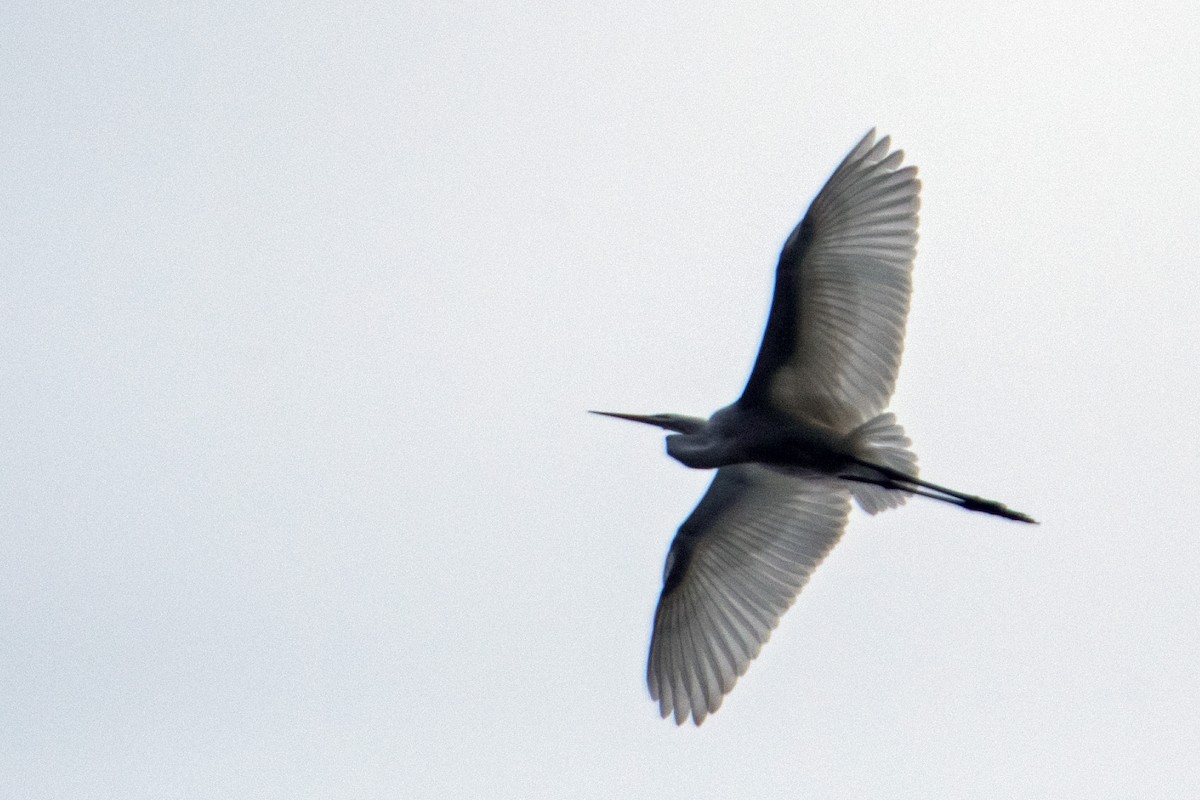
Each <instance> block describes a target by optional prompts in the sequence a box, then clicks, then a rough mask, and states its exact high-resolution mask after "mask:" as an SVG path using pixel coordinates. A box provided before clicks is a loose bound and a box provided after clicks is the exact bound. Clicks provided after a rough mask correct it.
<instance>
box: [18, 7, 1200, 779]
mask: <svg viewBox="0 0 1200 800" xmlns="http://www.w3.org/2000/svg"><path fill="white" fill-rule="evenodd" d="M1131 8H1132V6H1131ZM1198 41H1200V11H1197V9H1196V6H1195V4H1194V3H1192V2H1177V3H1147V4H1142V5H1140V6H1139V7H1137V8H1136V9H1135V10H1131V11H1130V12H1128V14H1125V15H1117V16H1106V15H1104V13H1102V12H1100V11H1099V7H1098V6H1097V4H1094V3H1085V2H1077V3H1053V2H1051V3H1046V2H1022V3H1016V4H1011V3H1010V4H995V3H987V4H976V3H962V2H949V1H947V2H940V3H929V2H925V3H909V2H893V3H888V4H876V3H863V2H847V1H846V0H840V1H839V2H836V3H803V4H798V3H787V2H780V3H771V4H757V5H755V6H754V7H753V8H747V7H745V6H735V7H731V8H726V9H717V8H710V9H709V10H697V7H696V4H692V3H671V2H666V3H664V2H659V3H617V4H612V3H609V4H602V5H596V4H557V5H556V4H535V3H515V2H514V3H486V4H469V5H467V4H444V3H426V4H422V6H420V7H413V6H410V5H406V4H404V3H400V4H394V3H380V4H375V3H349V4H347V3H336V4H328V5H323V4H298V3H282V4H270V3H257V2H244V3H203V4H191V5H178V4H176V5H169V4H166V5H164V4H161V3H148V4H145V5H138V4H127V3H120V4H79V5H74V4H59V3H20V4H10V5H9V7H8V8H7V10H6V11H5V22H4V25H3V26H0V142H2V145H0V175H2V176H3V185H4V191H3V193H2V195H0V197H2V199H0V204H2V205H0V242H2V246H0V264H2V274H0V278H2V284H0V286H2V287H3V290H2V291H0V382H2V383H0V531H2V537H0V541H2V542H3V557H2V558H0V795H3V796H6V797H26V798H84V797H112V798H123V799H125V798H164V797H172V798H214V797H228V798H307V797H311V798H376V797H378V798H384V797H388V798H395V797H402V798H442V797H464V798H470V797H479V798H502V799H503V798H567V797H569V798H627V797H688V798H690V799H691V800H703V799H704V798H783V797H827V798H914V799H916V798H920V799H922V800H925V799H927V798H936V797H970V798H1010V797H1053V798H1104V797H1113V798H1118V797H1120V798H1125V797H1154V798H1174V797H1178V798H1183V797H1190V796H1191V792H1193V791H1194V790H1195V787H1196V786H1197V785H1200V759H1197V758H1196V753H1197V752H1200V511H1198V510H1197V507H1198V504H1197V502H1196V492H1197V485H1198V482H1200V422H1198V419H1200V416H1198V413H1197V410H1196V405H1197V402H1196V397H1197V395H1198V394H1200V357H1198V356H1200V353H1198V350H1197V344H1196V342H1197V339H1198V338H1200V322H1198V321H1197V308H1198V307H1200V289H1198V288H1197V280H1196V276H1197V271H1198V269H1200V264H1198V256H1197V253H1198V251H1200V193H1198V192H1197V177H1198V176H1200V146H1198V145H1197V141H1196V133H1195V132H1196V129H1197V125H1198V123H1200V89H1198V83H1197V80H1198V77H1200V47H1198V46H1197V42H1198ZM872 126H879V128H880V131H881V133H889V134H891V135H892V136H893V139H894V141H895V142H896V143H897V145H898V146H900V147H902V148H904V149H905V150H906V152H907V159H908V163H914V164H917V165H918V166H919V168H920V171H921V178H922V181H923V184H924V189H923V195H922V200H923V203H922V211H921V243H920V248H919V253H918V257H917V262H916V272H915V278H914V281H915V292H914V297H913V303H912V313H911V318H910V324H909V328H908V340H907V347H906V351H905V359H904V365H903V368H902V370H901V374H900V381H899V387H898V391H897V394H896V397H895V399H894V402H893V405H892V408H893V409H894V410H895V411H896V413H897V414H898V416H899V417H900V419H901V421H902V422H903V423H904V425H905V426H906V428H907V429H908V431H909V433H910V434H911V435H912V437H913V439H914V440H915V444H916V450H917V452H918V454H919V455H920V457H921V464H922V470H923V474H924V475H925V476H927V477H928V478H930V479H931V480H934V481H937V482H939V483H943V484H946V485H950V486H954V487H957V488H962V489H965V490H967V491H970V492H973V493H978V494H982V495H985V496H988V497H995V498H997V499H999V500H1002V501H1004V502H1006V503H1009V504H1010V505H1012V506H1013V507H1015V508H1019V509H1021V510H1023V511H1027V512H1029V513H1030V514H1032V515H1034V516H1036V517H1038V518H1039V519H1041V520H1042V521H1043V524H1042V525H1041V526H1040V527H1038V528H1031V527H1027V526H1021V525H1016V524H1013V523H1009V522H1006V521H1004V520H998V519H994V518H990V517H986V516H983V515H973V514H968V513H965V512H962V511H960V510H957V509H954V508H950V507H948V506H944V505H941V504H936V503H930V502H920V501H914V502H911V503H909V504H908V505H907V506H906V507H904V508H902V509H900V510H898V511H893V512H888V513H885V514H881V515H879V516H878V517H867V516H866V515H865V514H862V513H861V512H859V511H855V512H854V514H853V515H852V517H851V521H850V526H849V529H848V532H847V535H846V537H845V539H844V541H843V542H842V544H841V545H839V547H838V548H837V549H836V550H835V551H834V553H833V554H832V555H831V557H830V558H829V559H828V560H827V561H826V563H825V564H824V565H823V566H822V567H821V568H820V569H819V570H818V572H817V573H816V575H815V576H814V578H813V580H812V582H811V584H810V585H809V586H808V587H807V588H806V589H805V591H804V592H803V593H802V595H801V596H800V598H799V600H798V601H797V603H796V605H795V606H794V607H793V609H792V610H791V611H790V612H789V613H788V614H787V615H786V616H785V617H784V619H783V621H782V624H781V625H780V627H779V629H778V630H777V631H776V633H775V635H774V637H773V638H772V640H771V642H770V643H769V644H768V645H767V646H766V647H765V648H764V650H763V653H762V655H761V656H760V657H759V659H758V660H757V661H756V662H755V663H754V664H753V665H752V667H751V669H750V671H749V672H748V673H747V675H746V676H745V677H744V678H743V679H742V681H741V682H740V683H739V685H738V687H737V689H736V690H735V691H734V692H733V693H732V694H731V695H730V696H729V697H728V698H727V700H726V702H725V705H724V706H723V707H722V708H721V710H720V711H719V712H718V713H717V714H716V715H715V716H713V717H710V718H709V719H708V721H706V722H705V724H704V725H703V726H702V727H701V728H699V729H696V728H694V727H692V726H687V727H684V728H676V726H675V725H674V724H672V723H670V722H668V721H664V720H660V719H659V717H658V714H657V707H656V705H654V704H653V703H652V702H651V701H650V699H649V697H648V695H647V691H646V688H645V681H644V666H645V653H646V647H647V644H648V640H649V630H650V620H651V614H652V611H653V608H654V603H655V601H656V599H657V595H658V591H659V587H660V579H661V569H662V561H663V557H664V555H665V553H666V549H667V546H668V543H669V541H670V539H671V537H672V535H673V534H674V531H675V528H676V527H677V526H678V524H679V523H680V521H681V520H682V519H683V517H684V516H685V515H686V514H687V513H688V512H689V511H690V510H691V508H692V506H693V505H694V503H695V502H696V500H697V499H698V497H699V495H700V493H701V492H702V491H703V489H704V487H705V486H706V483H707V481H708V479H709V475H707V474H704V473H700V472H691V471H688V470H686V469H685V468H683V467H682V466H680V465H679V464H677V463H675V462H673V461H671V460H669V459H668V458H667V457H666V456H665V455H664V454H663V452H662V439H661V436H659V434H658V432H656V431H652V430H650V429H639V428H637V427H635V426H632V425H626V424H622V423H618V422H615V421H613V420H605V419H600V418H597V417H592V416H589V415H587V414H585V413H584V412H585V410H586V409H589V408H601V409H611V410H616V411H631V412H658V411H676V412H682V413H692V414H705V415H706V414H708V413H710V412H711V411H712V410H714V409H716V408H718V407H720V406H722V405H724V404H726V403H728V402H730V401H731V400H733V399H734V398H735V397H736V396H737V394H738V393H739V392H740V391H741V388H742V386H743V383H744V381H745V379H746V376H747V374H748V372H749V368H750V365H751V363H752V361H753V358H754V355H755V353H756V351H757V347H758V342H759V337H760V336H761V332H762V326H763V323H764V322H765V318H766V311H767V308H768V305H769V302H770V290H771V286H772V280H773V270H774V266H775V259H776V257H777V254H778V249H779V247H780V245H781V244H782V242H783V240H784V238H785V237H786V236H787V234H788V232H789V230H790V228H791V227H792V225H794V224H795V222H796V220H797V219H798V218H799V217H800V215H801V214H802V213H803V211H804V210H805V208H806V207H807V204H808V202H809V200H810V199H811V197H812V196H813V194H814V193H815V192H816V191H817V189H819V188H820V186H821V184H822V182H823V181H824V180H825V178H826V177H827V176H828V174H829V173H830V171H831V170H832V169H833V167H834V166H835V165H836V164H837V163H838V161H839V160H840V159H841V158H842V157H843V156H844V155H845V153H846V151H847V150H848V149H849V148H850V147H851V146H852V145H853V144H854V143H855V142H856V141H857V140H858V138H859V137H860V136H862V134H863V133H864V132H865V131H866V130H867V129H869V128H870V127H872Z"/></svg>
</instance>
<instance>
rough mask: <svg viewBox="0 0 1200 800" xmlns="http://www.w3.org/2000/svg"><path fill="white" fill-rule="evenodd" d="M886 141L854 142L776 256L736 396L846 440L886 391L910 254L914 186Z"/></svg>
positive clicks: (892, 375) (896, 357)
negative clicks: (764, 310)
mask: <svg viewBox="0 0 1200 800" xmlns="http://www.w3.org/2000/svg"><path fill="white" fill-rule="evenodd" d="M889 149H890V140H889V139H888V137H884V138H883V139H881V140H880V141H879V142H878V143H876V142H875V131H874V130H872V131H870V132H869V133H868V134H867V135H866V136H864V137H863V139H862V141H860V142H859V143H858V144H857V145H856V146H855V148H854V149H853V150H851V151H850V154H849V155H848V156H846V158H845V160H844V161H842V163H841V164H840V165H839V166H838V168H837V169H836V170H835V171H834V173H833V175H832V176H831V177H830V178H829V180H828V182H826V184H825V186H824V188H822V189H821V192H820V193H819V194H818V195H817V196H816V198H815V199H814V200H813V202H812V205H811V206H809V209H808V213H807V214H805V215H804V219H803V220H801V221H800V224H799V225H797V226H796V228H795V230H793V231H792V234H791V236H789V237H788V240H787V243H786V244H784V247H783V252H782V254H781V255H780V257H779V267H778V269H777V271H776V275H775V298H774V301H773V302H772V305H771V314H770V317H769V318H768V320H767V328H766V333H765V334H764V335H763V343H762V349H761V350H760V351H759V354H758V360H757V361H756V362H755V364H754V370H753V372H752V373H751V374H750V380H749V382H748V383H747V385H746V390H745V392H744V393H743V395H742V398H741V400H740V401H739V402H740V403H741V404H743V405H745V406H756V407H769V408H772V409H775V410H778V411H782V412H784V413H787V414H790V415H792V416H794V417H797V418H799V419H802V420H805V421H809V422H815V423H818V424H821V425H825V426H828V427H830V428H833V429H834V430H837V431H840V432H848V431H849V430H851V429H852V428H854V427H855V426H857V425H859V424H861V423H863V422H865V421H866V420H868V419H871V418H872V417H874V416H875V415H877V414H878V413H879V412H881V411H882V410H883V409H884V408H885V407H886V406H887V403H888V400H889V399H890V398H891V396H892V391H893V390H894V389H895V386H896V372H897V370H899V368H900V355H901V351H902V350H903V348H904V328H905V324H906V322H907V320H908V302H909V295H910V294H911V290H912V263H913V258H914V256H915V255H916V244H917V210H918V208H919V206H920V189H921V184H920V182H919V181H918V180H917V168H916V167H912V166H909V167H903V168H901V167H900V162H901V160H902V159H903V158H904V152H903V151H901V150H896V151H893V152H890V153H889Z"/></svg>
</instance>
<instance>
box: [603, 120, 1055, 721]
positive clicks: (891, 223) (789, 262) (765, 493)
mask: <svg viewBox="0 0 1200 800" xmlns="http://www.w3.org/2000/svg"><path fill="white" fill-rule="evenodd" d="M889 151H890V140H889V138H888V137H884V138H883V139H881V140H880V141H879V142H878V143H876V141H875V131H874V130H871V131H870V132H869V133H867V135H866V136H864V137H863V139H862V141H860V142H859V143H858V144H857V145H855V147H854V149H853V150H851V151H850V154H849V155H847V156H846V158H845V160H843V161H842V163H841V164H840V165H839V166H838V168H837V169H836V170H834V172H833V175H832V176H831V177H830V178H829V181H828V182H826V184H825V186H824V188H822V189H821V191H820V193H819V194H817V196H816V198H815V199H814V200H813V202H812V205H811V206H809V209H808V213H806V214H805V215H804V219H803V220H801V221H800V224H799V225H797V226H796V228H795V230H793V231H792V233H791V235H790V236H789V237H788V239H787V242H786V243H785V244H784V246H783V252H782V254H781V255H780V257H779V266H778V268H777V270H776V274H775V297H774V300H773V301H772V305H771V313H770V316H769V317H768V319H767V328H766V332H765V333H764V335H763V342H762V347H761V349H760V350H759V353H758V360H757V361H756V362H755V364H754V369H753V371H752V372H751V373H750V380H749V382H748V383H747V384H746V389H745V391H744V392H743V393H742V396H741V397H740V398H739V399H738V400H737V401H736V402H735V403H733V404H732V405H729V406H726V407H725V408H722V409H720V410H719V411H717V412H716V413H715V414H713V415H712V416H711V417H710V418H709V419H707V420H705V419H699V418H697V417H686V416H681V415H678V414H652V415H641V414H619V413H614V412H604V411H597V412H593V413H597V414H604V415H605V416H609V417H617V418H619V419H626V420H632V421H633V422H642V423H645V424H648V425H655V426H657V427H659V428H663V429H664V430H668V431H673V433H671V434H670V435H668V436H667V453H668V454H670V455H671V456H672V457H673V458H675V459H677V460H678V461H681V462H682V463H684V464H686V465H687V466H689V467H694V468H697V469H713V468H715V469H716V470H717V473H716V476H715V477H714V478H713V481H712V484H711V485H710V486H709V488H708V492H707V493H705V495H704V497H703V498H701V500H700V503H699V505H697V506H696V509H695V510H694V511H693V512H692V514H691V516H689V517H688V518H687V520H685V521H684V523H683V525H682V526H680V528H679V532H678V534H677V535H676V536H675V540H674V541H673V542H672V543H671V549H670V551H669V552H668V554H667V563H666V566H665V568H664V571H663V589H662V595H661V597H660V598H659V601H658V610H657V611H656V612H655V616H654V632H653V636H652V639H651V643H650V658H649V664H648V667H647V682H648V684H649V686H650V696H651V697H653V698H654V699H655V700H657V701H658V703H659V709H660V711H661V712H662V716H663V717H667V716H671V715H674V717H675V722H676V723H677V724H683V722H684V721H685V720H687V719H688V717H689V716H690V717H691V718H692V719H693V720H694V721H695V723H696V724H697V725H699V724H700V723H701V722H703V721H704V718H705V717H706V716H707V715H708V714H711V713H712V712H714V711H716V710H717V709H718V708H719V707H720V705H721V702H722V700H723V699H724V697H725V695H726V694H728V693H729V691H730V690H731V689H733V686H734V684H735V683H736V682H737V679H738V678H739V677H740V676H741V675H743V674H744V673H745V671H746V668H747V667H748V666H749V665H750V662H751V660H753V659H754V657H755V656H757V655H758V652H759V650H760V649H761V648H762V646H763V644H764V643H765V642H766V641H767V639H768V638H769V637H770V635H771V631H772V630H773V629H774V628H775V626H776V625H777V624H778V622H779V618H780V617H781V616H782V615H783V612H784V611H786V610H787V609H788V607H789V606H790V605H791V604H792V602H793V601H794V600H795V598H796V595H797V594H798V593H799V591H800V589H801V587H803V586H804V584H805V582H807V580H808V578H809V576H810V575H811V574H812V572H813V570H814V569H816V567H817V565H818V564H819V563H821V560H822V559H824V558H825V556H826V555H827V554H828V553H829V551H830V550H831V549H832V548H833V546H834V544H836V543H837V541H838V539H839V538H840V537H841V535H842V530H843V529H844V528H845V526H846V518H847V516H848V515H849V513H850V498H852V497H853V498H854V499H855V500H856V501H857V502H858V505H859V506H860V507H862V509H863V510H864V511H866V512H867V513H869V514H875V513H877V512H879V511H882V510H884V509H887V508H894V507H896V506H899V505H900V504H902V503H903V502H904V501H905V500H906V499H907V497H908V495H910V494H916V495H921V496H923V497H931V498H933V499H936V500H941V501H943V502H946V503H951V504H954V505H957V506H961V507H962V508H965V509H968V510H970V511H980V512H983V513H986V514H995V515H997V516H1000V517H1005V518H1007V519H1012V520H1018V521H1021V522H1033V521H1034V520H1032V519H1031V518H1030V517H1028V516H1026V515H1025V514H1022V513H1020V512H1017V511H1012V510H1010V509H1009V508H1008V507H1007V506H1005V505H1003V504H1001V503H998V502H996V501H994V500H985V499H983V498H981V497H975V496H974V495H968V494H964V493H962V492H956V491H954V490H952V489H947V488H945V487H943V486H938V485H936V484H933V483H929V482H927V481H924V480H921V479H919V478H918V477H917V457H916V455H915V454H914V453H913V452H912V451H911V450H910V449H909V446H910V444H911V442H910V441H909V439H908V437H907V436H905V434H904V429H903V428H901V427H900V425H898V424H897V423H896V418H895V416H894V415H893V414H891V413H889V412H885V411H884V408H885V407H886V405H887V403H888V401H889V399H890V398H891V396H892V391H893V390H894V388H895V384H896V372H897V370H898V369H899V367H900V354H901V351H902V350H903V346H904V328H905V323H906V320H907V318H908V303H909V295H910V294H911V289H912V265H913V258H914V256H915V255H916V243H917V209H918V207H919V206H920V198H919V192H920V188H921V184H920V182H919V181H918V180H917V169H916V167H913V166H908V167H901V166H900V162H901V161H902V160H903V158H904V153H903V151H901V150H895V151H890V152H889Z"/></svg>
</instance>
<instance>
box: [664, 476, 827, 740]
mask: <svg viewBox="0 0 1200 800" xmlns="http://www.w3.org/2000/svg"><path fill="white" fill-rule="evenodd" d="M849 497H850V493H849V490H848V489H846V488H845V487H844V485H842V484H841V483H839V482H836V481H833V480H830V479H827V478H825V477H823V476H820V475H817V474H813V475H812V476H794V475H785V474H783V473H779V472H773V471H771V470H768V469H766V468H764V467H760V466H757V465H753V464H741V465H736V466H730V467H722V468H721V469H719V470H718V471H717V475H716V477H715V478H714V479H713V482H712V484H711V485H710V486H709V489H708V492H707V493H706V494H705V495H704V497H703V498H702V499H701V500H700V503H699V505H697V506H696V510H695V511H694V512H692V514H691V516H690V517H688V519H687V520H686V521H685V522H684V523H683V525H682V526H681V527H680V529H679V533H678V535H677V536H676V537H675V541H674V542H673V543H672V544H671V552H670V553H669V554H668V557H667V570H666V574H665V575H664V587H663V593H662V597H661V598H660V599H659V602H658V610H657V612H656V613H655V616H654V634H653V638H652V640H651V643H650V658H649V662H648V665H647V684H648V685H649V687H650V695H651V696H652V697H653V698H654V699H655V700H657V701H658V702H659V708H660V710H661V711H662V715H663V716H664V717H667V716H672V715H673V716H674V718H675V721H676V723H680V724H682V723H683V722H685V721H686V720H687V719H688V718H689V717H691V718H692V719H694V720H695V722H696V724H697V725H699V724H700V723H701V722H703V721H704V718H705V717H706V716H707V715H708V714H710V713H712V712H714V711H716V710H717V709H718V708H719V707H720V705H721V702H722V700H723V699H724V697H725V695H726V694H728V693H729V691H730V690H731V689H733V686H734V684H735V683H736V682H737V679H738V677H740V676H741V675H743V674H745V672H746V669H747V668H748V667H749V665H750V662H751V661H752V660H753V659H754V658H755V656H757V655H758V652H759V650H760V649H761V648H762V646H763V644H764V643H765V642H766V641H767V639H768V638H770V636H771V631H772V630H774V628H775V626H776V625H777V624H778V623H779V618H780V617H781V616H782V615H783V613H784V612H785V611H787V609H788V607H790V606H791V604H792V602H793V601H794V600H795V599H796V595H797V594H798V593H799V591H800V589H801V587H803V586H804V584H805V583H806V582H807V581H808V578H809V576H810V575H811V574H812V572H813V570H814V569H816V567H817V565H818V564H820V563H821V560H822V559H824V558H825V556H826V555H827V554H828V553H829V551H830V550H831V549H832V548H833V546H834V544H836V543H837V540H838V539H839V538H840V537H841V534H842V530H843V529H844V528H845V525H846V516H847V514H848V513H849V510H850V506H849Z"/></svg>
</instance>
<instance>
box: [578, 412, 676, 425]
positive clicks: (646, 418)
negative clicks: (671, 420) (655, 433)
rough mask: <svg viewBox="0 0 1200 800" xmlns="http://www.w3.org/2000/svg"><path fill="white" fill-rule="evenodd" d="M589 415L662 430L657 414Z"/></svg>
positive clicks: (607, 413) (602, 413) (605, 413)
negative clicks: (636, 423)
mask: <svg viewBox="0 0 1200 800" xmlns="http://www.w3.org/2000/svg"><path fill="white" fill-rule="evenodd" d="M588 413H589V414H599V415H600V416H602V417H614V418H616V419H627V420H629V421H630V422H640V423H642V424H643V425H653V426H655V427H657V428H661V427H662V425H661V424H660V420H659V419H658V416H657V415H655V414H621V413H619V412H617V411H589V412H588Z"/></svg>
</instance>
